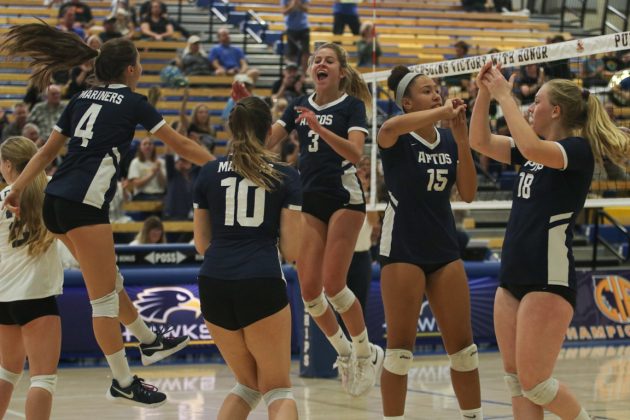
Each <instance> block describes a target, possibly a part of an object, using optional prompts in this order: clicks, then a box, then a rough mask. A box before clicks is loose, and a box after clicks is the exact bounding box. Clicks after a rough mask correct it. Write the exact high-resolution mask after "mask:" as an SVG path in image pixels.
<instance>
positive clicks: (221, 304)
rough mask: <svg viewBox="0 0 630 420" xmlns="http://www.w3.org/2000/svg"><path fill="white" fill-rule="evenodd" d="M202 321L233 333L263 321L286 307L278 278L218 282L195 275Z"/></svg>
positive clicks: (283, 292) (285, 292) (282, 284)
mask: <svg viewBox="0 0 630 420" xmlns="http://www.w3.org/2000/svg"><path fill="white" fill-rule="evenodd" d="M198 281H199V299H200V300H201V313H202V314H203V318H204V319H205V320H206V321H208V322H210V323H211V324H215V325H218V326H219V327H221V328H225V329H226V330H231V331H236V330H240V329H242V328H245V327H247V326H248V325H251V324H253V323H254V322H256V321H260V320H261V319H264V318H267V317H268V316H271V315H273V314H275V313H276V312H278V311H280V310H281V309H283V308H284V307H285V306H287V305H288V304H289V299H288V297H287V285H286V283H285V281H284V280H283V279H281V278H254V279H239V280H220V279H213V278H209V277H205V276H199V277H198Z"/></svg>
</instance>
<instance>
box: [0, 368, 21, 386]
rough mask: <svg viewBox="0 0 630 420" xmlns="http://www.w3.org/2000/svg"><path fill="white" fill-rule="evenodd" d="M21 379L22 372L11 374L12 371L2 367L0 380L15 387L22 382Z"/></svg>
mask: <svg viewBox="0 0 630 420" xmlns="http://www.w3.org/2000/svg"><path fill="white" fill-rule="evenodd" d="M21 377H22V372H20V373H15V372H11V371H10V370H6V369H5V368H3V367H2V366H0V380H2V381H5V382H8V383H10V384H11V385H13V386H15V385H16V384H17V383H18V382H19V381H20V378H21Z"/></svg>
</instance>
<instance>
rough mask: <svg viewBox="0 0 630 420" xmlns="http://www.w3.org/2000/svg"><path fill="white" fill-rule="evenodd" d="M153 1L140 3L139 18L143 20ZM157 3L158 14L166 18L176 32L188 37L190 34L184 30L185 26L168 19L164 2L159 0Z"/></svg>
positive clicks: (148, 12)
mask: <svg viewBox="0 0 630 420" xmlns="http://www.w3.org/2000/svg"><path fill="white" fill-rule="evenodd" d="M153 1H155V0H149V1H145V2H144V3H142V5H140V20H144V18H145V17H147V16H148V15H149V14H150V12H151V3H152V2H153ZM189 2H190V0H189ZM158 3H160V14H161V15H162V17H163V18H164V19H166V20H167V21H168V22H169V23H170V24H171V25H173V28H174V29H175V30H176V31H177V32H179V33H180V34H182V35H183V36H184V37H186V38H188V37H189V36H190V34H189V33H188V31H187V30H186V28H184V27H183V26H182V25H180V24H179V23H178V22H177V21H176V20H173V19H170V18H169V17H168V8H167V6H166V4H164V2H161V1H158Z"/></svg>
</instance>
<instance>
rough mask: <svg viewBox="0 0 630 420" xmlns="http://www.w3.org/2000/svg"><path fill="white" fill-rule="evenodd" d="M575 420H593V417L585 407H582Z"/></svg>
mask: <svg viewBox="0 0 630 420" xmlns="http://www.w3.org/2000/svg"><path fill="white" fill-rule="evenodd" d="M575 420H591V416H589V415H588V413H587V412H586V410H585V409H584V407H582V409H581V410H580V413H579V414H578V416H577V417H576V418H575Z"/></svg>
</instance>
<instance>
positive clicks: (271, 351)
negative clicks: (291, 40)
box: [194, 97, 302, 420]
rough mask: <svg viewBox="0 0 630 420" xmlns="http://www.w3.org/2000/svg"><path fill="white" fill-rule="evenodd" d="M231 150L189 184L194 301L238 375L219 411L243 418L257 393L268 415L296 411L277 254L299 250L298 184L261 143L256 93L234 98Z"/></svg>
mask: <svg viewBox="0 0 630 420" xmlns="http://www.w3.org/2000/svg"><path fill="white" fill-rule="evenodd" d="M229 127H230V132H231V133H232V140H231V142H230V154H229V155H228V156H227V157H226V158H222V159H219V160H218V161H214V162H210V163H208V164H206V165H205V166H204V167H203V168H202V169H201V172H200V173H199V177H198V178H197V182H196V185H195V191H194V208H195V210H194V212H195V213H194V231H195V246H196V248H197V251H198V252H199V253H200V254H203V255H205V258H204V261H203V265H202V266H201V272H200V274H199V297H200V299H201V310H202V313H203V317H204V319H205V321H206V325H207V326H208V330H209V331H210V334H211V335H212V338H213V339H214V340H215V342H216V344H217V346H218V347H219V350H220V351H221V354H222V355H223V358H224V359H225V361H226V362H227V364H228V366H229V367H230V369H232V371H233V372H234V375H235V376H236V380H237V384H236V386H235V387H234V388H233V389H232V391H231V392H230V394H229V395H228V396H227V397H226V399H225V400H224V402H223V405H222V406H221V409H220V410H219V415H218V419H219V420H239V419H245V418H247V416H248V414H249V412H250V411H251V410H253V409H254V408H255V407H256V405H257V404H258V402H259V401H260V399H261V397H262V398H263V399H264V401H265V403H266V405H267V410H268V413H269V418H270V419H287V420H290V419H297V416H298V413H297V406H296V404H295V400H294V399H293V394H292V392H291V381H290V379H289V368H290V365H291V312H290V310H289V305H288V299H287V291H286V281H285V280H284V276H283V274H282V270H281V267H280V260H279V258H278V245H279V246H280V250H281V251H282V253H283V255H284V258H285V259H287V260H289V261H294V260H295V257H296V255H297V251H298V242H297V240H298V239H297V238H299V236H300V235H299V221H300V212H299V210H300V207H301V205H302V192H301V187H300V178H299V175H298V173H297V171H296V170H295V169H293V168H291V167H290V166H286V165H283V164H279V163H277V162H275V157H274V155H273V154H272V153H271V152H269V151H267V150H266V149H265V147H264V144H265V140H266V139H267V137H269V134H270V130H271V111H270V109H269V106H267V104H266V103H265V102H264V101H263V100H262V99H259V98H256V97H249V98H244V99H241V100H240V101H238V102H237V103H236V105H235V106H234V108H233V109H232V112H231V113H230V117H229Z"/></svg>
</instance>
